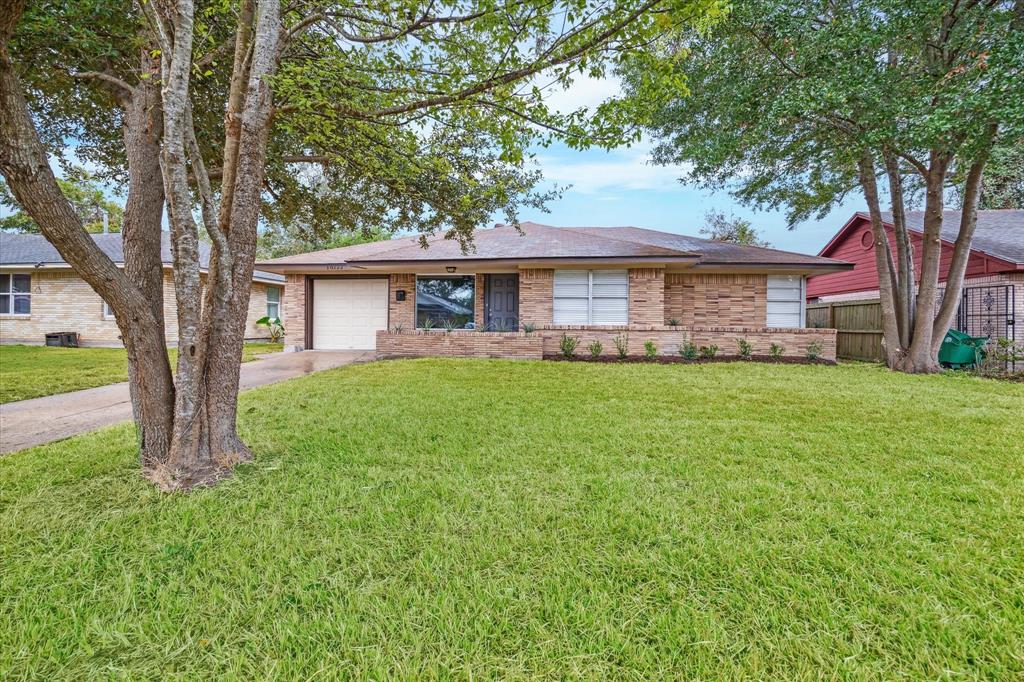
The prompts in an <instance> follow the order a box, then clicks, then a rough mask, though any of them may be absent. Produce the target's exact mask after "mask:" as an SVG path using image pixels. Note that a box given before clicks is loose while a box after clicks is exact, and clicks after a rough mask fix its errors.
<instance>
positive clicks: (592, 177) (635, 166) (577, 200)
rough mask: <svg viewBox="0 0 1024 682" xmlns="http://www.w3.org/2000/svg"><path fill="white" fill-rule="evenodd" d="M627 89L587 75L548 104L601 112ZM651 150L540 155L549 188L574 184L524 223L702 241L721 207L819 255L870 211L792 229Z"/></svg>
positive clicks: (779, 242) (842, 210)
mask: <svg viewBox="0 0 1024 682" xmlns="http://www.w3.org/2000/svg"><path fill="white" fill-rule="evenodd" d="M620 91H621V87H620V83H619V81H618V80H617V79H616V78H614V77H611V78H580V79H578V80H576V81H575V82H574V83H573V84H572V85H571V86H570V87H569V88H568V89H567V90H564V91H553V90H549V91H547V93H546V96H545V101H546V102H547V104H548V106H550V107H552V108H553V109H555V110H558V111H561V112H564V113H567V112H569V111H574V110H576V109H579V108H584V107H585V108H592V107H595V106H596V105H598V104H600V103H601V102H602V101H604V100H606V99H608V98H611V97H615V96H616V95H619V94H620ZM650 149H651V143H650V141H648V140H646V139H645V140H643V141H641V143H640V144H637V145H634V146H632V147H630V148H620V149H615V150H612V151H610V152H606V151H603V150H596V149H595V150H588V151H584V152H579V151H575V150H573V149H569V148H568V147H566V146H565V145H560V144H555V145H552V146H551V147H549V148H547V149H542V148H541V149H535V150H533V151H534V153H535V154H536V157H537V160H538V162H539V167H540V169H541V170H542V171H543V172H544V176H545V178H546V181H547V182H548V186H550V183H556V184H558V185H559V186H562V187H565V186H567V185H571V187H570V188H569V189H567V190H566V191H565V193H564V194H563V196H562V198H561V199H559V200H556V201H552V202H551V203H550V204H549V205H548V208H549V209H550V211H551V212H550V213H543V212H541V211H536V210H533V209H529V210H523V211H522V212H521V213H520V216H519V218H520V220H533V221H535V222H538V223H546V224H549V225H562V226H576V225H592V226H612V225H633V226H636V227H648V228H652V229H655V230H664V231H666V232H678V233H680V234H691V235H695V236H699V231H700V228H701V227H703V225H704V214H705V213H707V211H708V210H709V209H715V210H717V211H723V212H725V213H726V214H730V213H731V214H733V215H736V216H740V217H743V218H747V219H748V220H750V221H751V222H752V223H753V224H754V226H755V227H756V228H757V230H758V231H759V232H760V233H761V235H762V237H763V238H765V239H767V240H768V241H770V242H771V243H772V245H773V246H775V247H776V248H779V249H786V250H789V251H800V252H804V253H817V252H818V251H819V250H820V249H821V248H822V247H823V246H825V244H826V243H828V241H829V239H831V238H832V236H833V235H834V234H835V233H836V232H838V231H839V228H840V227H842V226H843V224H844V223H845V222H846V221H847V220H848V219H849V218H850V216H851V215H852V214H853V213H854V212H855V211H858V210H861V209H862V206H863V202H862V200H861V199H860V198H859V197H858V196H851V197H850V198H848V200H847V201H846V203H844V204H843V205H841V206H839V207H837V208H836V209H835V210H833V211H832V213H831V214H830V215H828V216H826V217H825V218H824V219H822V220H818V221H807V222H805V223H802V224H800V225H799V226H798V227H797V228H796V229H794V230H788V229H786V219H785V215H784V213H783V212H782V211H757V210H753V209H750V208H747V207H745V206H742V205H741V204H739V203H738V202H737V201H736V200H735V199H733V198H732V197H731V196H729V193H728V192H727V191H726V190H725V189H724V188H723V189H722V190H720V191H715V192H707V191H703V190H700V189H698V188H696V187H694V186H692V185H690V186H688V185H684V184H682V183H680V182H679V178H680V177H681V176H682V175H683V174H684V171H683V169H682V168H670V167H662V166H655V165H652V164H650V163H649V161H648V160H649V157H650ZM503 220H504V218H503V216H501V215H496V216H495V221H496V222H503Z"/></svg>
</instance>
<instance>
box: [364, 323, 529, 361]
mask: <svg viewBox="0 0 1024 682" xmlns="http://www.w3.org/2000/svg"><path fill="white" fill-rule="evenodd" d="M543 348H544V340H543V339H542V338H541V337H540V336H539V335H537V334H529V335H527V334H524V333H522V332H476V331H453V332H445V331H443V330H438V331H434V330H430V331H422V330H417V331H405V332H402V333H401V334H396V333H394V332H391V331H383V330H381V331H378V332H377V356H378V357H381V358H423V357H462V358H514V359H520V360H539V359H541V357H542V356H543Z"/></svg>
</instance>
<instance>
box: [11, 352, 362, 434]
mask: <svg viewBox="0 0 1024 682" xmlns="http://www.w3.org/2000/svg"><path fill="white" fill-rule="evenodd" d="M375 357H376V354H375V353H374V352H373V351H326V350H309V351H303V352H301V353H275V354H273V355H268V356H266V357H265V359H262V360H256V361H254V362H247V363H245V364H243V365H242V376H241V387H242V389H243V390H245V389H249V388H255V387H257V386H265V385H266V384H273V383H275V382H278V381H284V380H285V379H294V378H295V377H301V376H305V375H306V374H312V373H314V372H320V371H323V370H325V369H331V368H333V367H340V366H342V365H349V364H352V363H354V362H366V361H369V360H373V359H374V358H375ZM131 418H132V405H131V400H130V399H129V397H128V382H124V383H120V384H110V385H109V386H100V387H98V388H87V389H85V390H84V391H74V392H72V393H61V394H60V395H50V396H45V397H42V398H33V399H31V400H21V401H19V402H16V403H7V404H6V405H0V454H3V453H7V452H14V451H15V450H21V449H23V448H28V447H32V446H34V445H43V444H44V443H52V442H53V441H57V440H63V439H65V438H69V437H71V436H74V435H77V434H79V433H84V432H86V431H92V430H93V429H98V428H101V427H103V426H110V425H111V424H117V423H118V422H123V421H128V420H130V419H131Z"/></svg>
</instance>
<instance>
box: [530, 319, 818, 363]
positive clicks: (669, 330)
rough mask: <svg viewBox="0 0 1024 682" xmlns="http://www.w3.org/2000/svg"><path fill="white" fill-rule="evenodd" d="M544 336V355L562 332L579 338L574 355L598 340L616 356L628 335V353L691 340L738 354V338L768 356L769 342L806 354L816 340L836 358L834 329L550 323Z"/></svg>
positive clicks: (674, 348) (675, 347) (672, 350)
mask: <svg viewBox="0 0 1024 682" xmlns="http://www.w3.org/2000/svg"><path fill="white" fill-rule="evenodd" d="M536 334H538V335H539V336H540V337H541V338H543V339H544V354H545V355H557V354H558V353H560V352H561V351H560V349H559V347H558V344H559V341H560V340H561V338H562V334H568V335H569V336H576V337H579V339H580V343H579V346H578V347H577V349H576V353H577V355H587V354H588V351H587V346H588V345H590V344H591V343H593V342H594V341H600V342H601V345H602V346H604V348H603V350H602V355H615V354H616V352H617V351H616V349H615V337H616V336H625V335H627V334H628V335H629V354H630V355H643V353H644V341H647V340H652V341H654V343H655V344H656V345H657V347H658V354H659V355H678V354H679V346H680V345H681V344H684V343H686V342H687V341H690V342H692V343H694V344H695V345H696V346H697V347H698V348H699V347H700V346H710V345H712V344H713V345H716V346H718V355H719V356H722V355H739V346H738V344H737V342H736V340H737V339H741V338H742V339H746V340H747V341H749V342H750V344H751V345H752V346H753V354H754V355H768V354H769V349H770V348H771V344H773V343H777V344H779V345H781V346H782V347H783V348H784V349H785V350H784V351H783V354H782V355H783V357H787V358H803V357H807V346H808V345H810V344H811V343H813V342H817V343H818V344H819V345H820V346H821V356H820V357H821V359H822V360H829V361H834V360H835V359H836V330H835V329H769V328H766V327H757V328H750V327H668V326H664V325H651V326H648V327H634V328H629V327H577V326H565V327H562V326H557V327H556V326H550V327H544V328H542V329H538V330H537V331H536Z"/></svg>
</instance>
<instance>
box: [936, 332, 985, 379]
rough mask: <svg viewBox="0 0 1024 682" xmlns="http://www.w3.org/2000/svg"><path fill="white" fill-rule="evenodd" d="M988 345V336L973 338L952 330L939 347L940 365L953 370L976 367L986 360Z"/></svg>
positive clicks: (947, 333)
mask: <svg viewBox="0 0 1024 682" xmlns="http://www.w3.org/2000/svg"><path fill="white" fill-rule="evenodd" d="M986 343H988V337H987V336H971V335H970V334H964V333H963V332H961V331H957V330H956V329H950V330H949V331H948V332H946V338H944V339H943V340H942V345H941V346H939V364H940V365H942V366H943V367H951V368H953V369H962V368H965V367H974V366H976V365H977V364H978V363H980V362H981V361H982V360H984V359H985V344H986Z"/></svg>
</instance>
